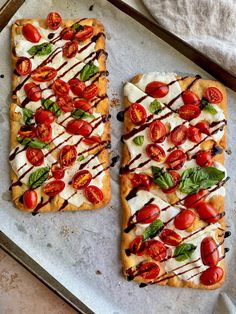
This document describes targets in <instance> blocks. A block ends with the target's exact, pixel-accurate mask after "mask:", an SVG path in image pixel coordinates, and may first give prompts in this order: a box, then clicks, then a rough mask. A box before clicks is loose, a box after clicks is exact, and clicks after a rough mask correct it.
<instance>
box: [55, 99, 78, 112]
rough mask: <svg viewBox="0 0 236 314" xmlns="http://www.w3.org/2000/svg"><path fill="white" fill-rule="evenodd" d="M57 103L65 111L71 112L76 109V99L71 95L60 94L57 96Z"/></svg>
mask: <svg viewBox="0 0 236 314" xmlns="http://www.w3.org/2000/svg"><path fill="white" fill-rule="evenodd" d="M57 104H58V106H59V107H60V108H61V110H62V111H64V112H71V111H73V110H74V101H73V98H72V97H70V96H59V97H58V98H57Z"/></svg>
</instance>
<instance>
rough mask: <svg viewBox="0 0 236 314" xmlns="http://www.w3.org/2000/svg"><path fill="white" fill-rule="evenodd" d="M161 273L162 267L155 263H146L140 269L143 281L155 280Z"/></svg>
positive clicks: (139, 273)
mask: <svg viewBox="0 0 236 314" xmlns="http://www.w3.org/2000/svg"><path fill="white" fill-rule="evenodd" d="M159 273H160V267H159V266H158V265H157V264H156V263H154V262H144V263H142V264H141V265H140V266H139V268H138V275H139V276H140V277H142V278H143V279H147V280H152V279H155V278H156V277H157V276H158V275H159Z"/></svg>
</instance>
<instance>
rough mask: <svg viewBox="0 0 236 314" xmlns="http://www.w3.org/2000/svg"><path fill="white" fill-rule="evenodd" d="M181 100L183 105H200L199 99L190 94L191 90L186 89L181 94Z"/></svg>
mask: <svg viewBox="0 0 236 314" xmlns="http://www.w3.org/2000/svg"><path fill="white" fill-rule="evenodd" d="M182 98H183V101H184V104H185V105H187V104H188V105H190V104H191V105H197V106H198V105H199V104H200V99H199V97H198V96H197V95H196V94H195V93H194V92H192V91H191V90H189V89H187V90H185V91H184V92H183V93H182Z"/></svg>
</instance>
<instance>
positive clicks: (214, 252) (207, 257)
mask: <svg viewBox="0 0 236 314" xmlns="http://www.w3.org/2000/svg"><path fill="white" fill-rule="evenodd" d="M201 258H202V262H203V264H204V265H207V266H216V265H217V264H218V262H219V251H218V247H217V244H216V242H215V240H214V239H213V238H212V237H206V238H204V239H203V240H202V242H201Z"/></svg>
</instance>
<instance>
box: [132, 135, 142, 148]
mask: <svg viewBox="0 0 236 314" xmlns="http://www.w3.org/2000/svg"><path fill="white" fill-rule="evenodd" d="M133 142H134V144H135V145H137V146H142V145H143V142H144V136H143V135H139V136H136V137H135V138H134V139H133Z"/></svg>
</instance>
